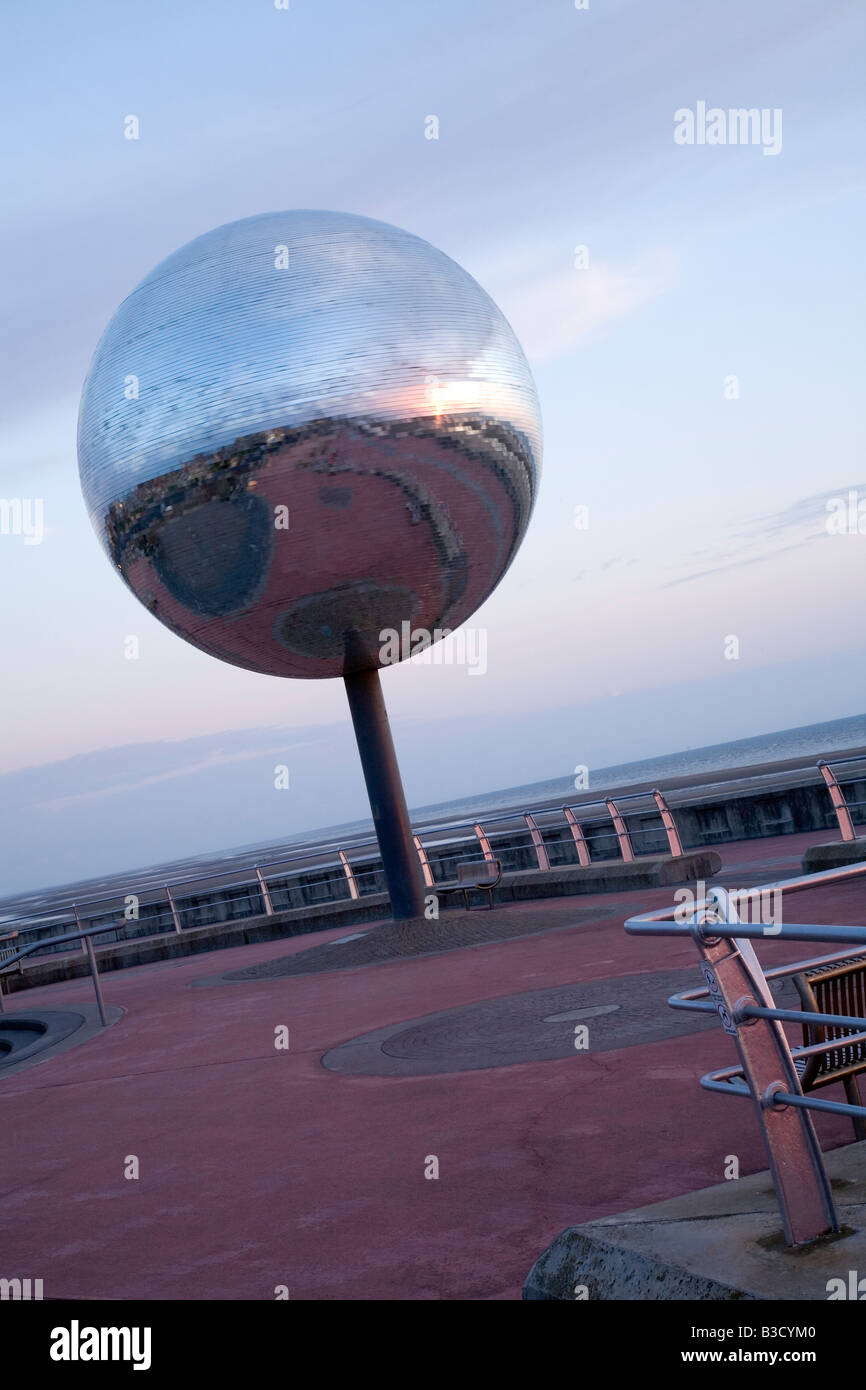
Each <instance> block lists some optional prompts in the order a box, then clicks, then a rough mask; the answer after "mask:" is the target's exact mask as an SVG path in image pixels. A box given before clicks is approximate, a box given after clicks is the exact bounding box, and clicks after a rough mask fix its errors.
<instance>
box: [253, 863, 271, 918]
mask: <svg viewBox="0 0 866 1390" xmlns="http://www.w3.org/2000/svg"><path fill="white" fill-rule="evenodd" d="M256 878H257V879H258V880H259V888H260V889H261V890H262V902H263V903H264V905H265V915H266V916H267V917H273V915H274V905H273V903H272V902H271V890H270V889H269V887H268V885H267V883H266V882H265V876H264V874H263V873H262V871H261V869H260V868H259V866H258V864H257V865H256Z"/></svg>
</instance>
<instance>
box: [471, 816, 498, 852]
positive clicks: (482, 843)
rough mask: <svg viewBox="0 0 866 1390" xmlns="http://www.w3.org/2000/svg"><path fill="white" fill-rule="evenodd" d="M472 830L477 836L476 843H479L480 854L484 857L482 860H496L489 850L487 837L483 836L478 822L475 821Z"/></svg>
mask: <svg viewBox="0 0 866 1390" xmlns="http://www.w3.org/2000/svg"><path fill="white" fill-rule="evenodd" d="M472 829H473V830H474V831H475V834H476V835H477V836H478V843H479V845H480V846H481V851H482V853H483V855H484V858H485V859H487V860H489V861H492V860H494V859H495V858H496V855H495V854H494V853H493V850H492V849H491V848H490V841H489V840H488V838H487V836H486V835H485V834H484V831H483V830H482V828H481V824H480V822H478V821H476V823H475V825H473V827H472Z"/></svg>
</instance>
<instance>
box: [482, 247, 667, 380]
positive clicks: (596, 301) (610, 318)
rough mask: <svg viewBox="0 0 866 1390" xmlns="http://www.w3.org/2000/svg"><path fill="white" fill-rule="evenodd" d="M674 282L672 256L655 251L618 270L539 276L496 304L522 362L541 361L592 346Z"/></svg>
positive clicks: (594, 268)
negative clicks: (521, 349)
mask: <svg viewBox="0 0 866 1390" xmlns="http://www.w3.org/2000/svg"><path fill="white" fill-rule="evenodd" d="M675 282H676V275H675V266H674V259H673V255H672V254H671V253H670V252H667V251H656V252H654V253H652V254H650V255H647V256H643V257H641V258H640V259H639V260H637V261H633V262H632V263H630V264H628V265H624V266H613V265H608V264H605V263H604V262H597V263H594V262H591V263H590V265H589V266H588V267H587V268H586V269H585V270H575V269H572V268H571V267H569V268H568V269H565V270H557V271H556V272H555V273H553V274H546V275H544V274H542V275H540V276H537V277H536V278H534V279H532V280H526V281H523V282H522V283H518V284H515V285H513V286H512V288H511V289H510V290H509V289H503V290H501V291H500V293H499V296H498V300H499V303H501V305H502V308H503V310H504V312H505V314H506V317H507V318H508V320H509V322H510V323H511V326H512V327H513V329H514V331H515V333H516V334H517V336H518V338H519V339H520V341H521V343H522V344H523V347H524V350H525V352H526V355H527V357H529V358H530V359H531V360H535V361H545V360H550V359H551V358H555V357H560V356H562V355H563V354H564V353H566V352H568V351H570V350H571V349H572V348H574V347H582V346H583V345H584V344H586V343H589V342H591V341H593V340H594V339H595V338H596V337H597V336H598V335H599V334H600V333H601V332H602V331H603V330H604V329H606V328H609V327H610V326H612V325H613V324H615V323H618V322H620V321H621V320H623V319H626V318H628V317H630V316H631V315H632V314H636V313H638V312H640V310H641V309H643V308H644V307H645V306H646V305H647V304H649V303H651V301H652V300H654V299H656V298H657V297H658V296H659V295H661V294H665V293H667V292H668V291H669V290H671V289H672V288H673V286H674V284H675Z"/></svg>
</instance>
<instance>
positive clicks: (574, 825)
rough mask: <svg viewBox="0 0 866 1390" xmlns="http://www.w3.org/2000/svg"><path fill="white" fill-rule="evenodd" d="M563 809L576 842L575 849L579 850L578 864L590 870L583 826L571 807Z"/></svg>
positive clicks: (587, 846)
mask: <svg viewBox="0 0 866 1390" xmlns="http://www.w3.org/2000/svg"><path fill="white" fill-rule="evenodd" d="M562 809H563V811H564V812H565V819H566V820H567V821H568V824H569V825H570V826H571V837H572V839H573V840H574V848H575V849H576V850H577V860H578V863H579V864H580V866H581V868H584V869H588V868H589V864H590V857H589V845H588V844H587V843H586V836H585V835H584V833H583V826H582V825H581V823H580V821H579V820H578V819H577V816H576V815H575V814H574V812H573V811H572V809H571V807H570V806H563V808H562Z"/></svg>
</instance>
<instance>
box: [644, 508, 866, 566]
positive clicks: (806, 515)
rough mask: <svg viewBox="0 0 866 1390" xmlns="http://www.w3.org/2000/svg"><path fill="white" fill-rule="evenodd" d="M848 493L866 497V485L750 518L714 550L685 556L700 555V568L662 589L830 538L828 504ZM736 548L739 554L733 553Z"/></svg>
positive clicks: (688, 559) (760, 561)
mask: <svg viewBox="0 0 866 1390" xmlns="http://www.w3.org/2000/svg"><path fill="white" fill-rule="evenodd" d="M849 492H854V493H855V494H856V495H857V496H858V497H863V496H866V484H864V483H859V484H857V485H856V486H855V487H849V486H845V487H835V488H827V490H826V491H825V492H815V493H810V495H809V496H808V497H800V498H798V499H797V500H796V501H795V502H791V503H789V505H788V506H787V507H782V508H781V509H780V510H779V511H775V512H764V513H761V514H759V515H758V516H752V517H749V518H747V520H746V521H745V523H744V524H743V525H741V526H740V527H739V528H738V529H731V530H730V531H729V532H728V538H727V540H724V539H723V540H721V541H720V544H719V545H718V546H717V547H716V548H715V549H711V550H707V549H701V550H694V551H692V552H691V554H690V555H689V556H687V557H686V561H687V563H689V562H690V563H695V562H696V561H697V559H698V556H700V557H701V561H700V563H701V568H700V569H698V570H695V571H693V572H692V573H687V574H681V575H680V576H678V577H677V578H676V579H669V580H667V581H666V582H665V583H664V584H660V585H659V588H661V589H672V588H674V587H676V586H677V585H679V584H691V583H693V582H694V581H695V580H698V579H706V578H708V577H709V576H710V575H713V574H720V573H723V572H724V571H726V570H733V569H742V568H743V567H744V566H745V565H757V564H762V563H763V562H764V561H766V560H772V559H775V557H776V556H777V555H783V554H784V553H785V552H786V551H789V550H800V549H802V548H803V547H804V546H807V545H813V544H814V543H815V542H816V541H820V540H827V539H829V533H828V531H827V525H826V522H827V503H828V502H829V501H830V499H831V498H833V499H838V498H841V499H843V500H845V499H847V497H848V494H849ZM780 542H786V543H785V544H780ZM735 548H736V552H737V553H734V554H732V550H734V549H735Z"/></svg>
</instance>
